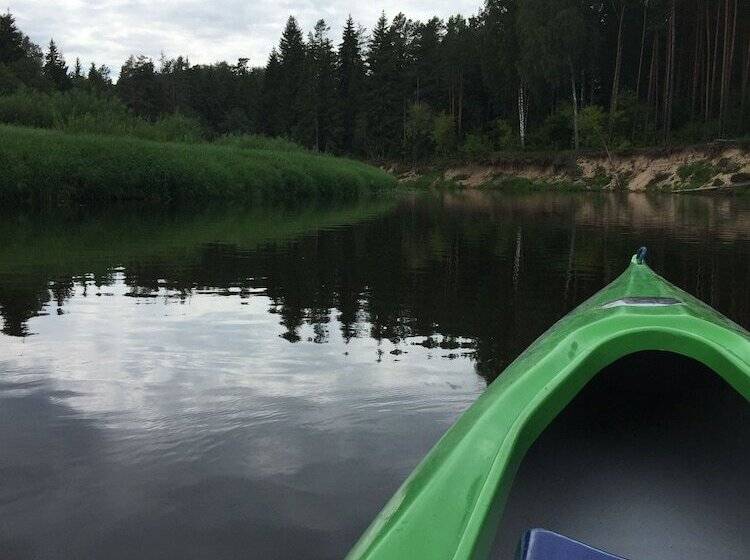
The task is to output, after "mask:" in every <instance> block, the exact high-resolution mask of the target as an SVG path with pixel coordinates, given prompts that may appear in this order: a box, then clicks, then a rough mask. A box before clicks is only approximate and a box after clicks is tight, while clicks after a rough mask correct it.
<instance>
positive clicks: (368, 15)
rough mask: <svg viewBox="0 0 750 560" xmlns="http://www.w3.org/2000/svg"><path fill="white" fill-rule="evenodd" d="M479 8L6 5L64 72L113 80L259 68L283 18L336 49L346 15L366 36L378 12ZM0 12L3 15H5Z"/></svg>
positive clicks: (435, 2) (469, 0) (338, 2)
mask: <svg viewBox="0 0 750 560" xmlns="http://www.w3.org/2000/svg"><path fill="white" fill-rule="evenodd" d="M481 2H482V0H379V1H377V2H374V1H373V0H326V1H319V2H314V1H312V0H210V1H209V0H5V5H4V6H3V8H6V7H7V8H8V9H9V10H10V12H11V13H12V14H13V15H14V16H15V18H16V23H17V24H18V26H19V27H20V28H21V30H22V31H23V32H24V33H26V34H27V35H29V36H30V37H31V39H32V40H33V41H34V42H35V43H37V44H39V45H41V46H42V47H43V48H44V49H46V46H47V44H48V43H49V40H50V38H54V40H55V42H56V43H57V45H58V47H59V48H60V49H61V50H62V52H63V54H64V55H65V58H66V60H67V62H68V65H69V66H71V67H72V66H73V63H74V61H75V59H76V57H78V58H80V59H81V64H82V65H83V67H84V68H86V67H88V66H89V65H90V63H91V62H92V61H94V62H96V63H97V65H98V64H106V65H107V66H109V67H110V68H111V69H112V73H113V76H116V75H117V74H118V73H119V70H120V66H122V63H123V62H124V61H125V59H127V57H128V56H130V55H131V54H135V55H138V54H143V55H146V56H149V57H152V58H153V59H155V60H156V59H158V58H159V56H160V54H161V53H164V54H165V55H166V56H167V57H176V56H178V55H183V56H187V57H188V59H189V60H190V62H191V63H192V64H207V63H212V62H218V61H221V60H226V61H228V62H236V60H237V59H238V58H242V57H246V58H249V59H250V65H251V66H263V65H265V63H266V61H267V59H268V54H269V53H270V52H271V49H272V48H273V47H274V46H276V45H277V44H278V41H279V38H280V36H281V32H282V30H283V29H284V25H285V23H286V20H287V18H288V17H289V15H293V16H295V17H296V18H297V21H298V22H299V23H300V26H301V27H302V29H303V30H304V32H305V33H307V32H308V31H310V30H312V27H313V26H314V25H315V22H316V21H317V20H318V19H320V18H323V19H325V20H326V22H327V23H328V25H329V26H330V27H331V38H332V39H334V40H335V42H336V43H338V41H339V39H340V36H341V28H342V27H343V24H344V22H345V21H346V18H347V16H348V15H349V14H350V13H351V15H352V17H353V18H354V19H355V21H356V22H357V23H359V24H361V25H363V26H364V27H365V28H367V29H371V28H372V27H373V26H374V25H375V23H376V21H377V19H378V17H379V16H380V13H381V11H383V10H384V11H385V13H386V16H387V17H388V18H389V19H390V18H392V17H393V16H394V15H396V14H397V13H398V12H399V11H400V12H403V13H405V14H406V15H407V17H409V18H411V19H420V20H425V19H428V18H429V17H432V16H433V15H437V16H439V17H443V18H447V17H448V16H450V15H452V14H455V13H461V14H463V15H465V16H469V15H472V14H474V13H476V12H477V10H478V8H479V6H480V4H481ZM2 11H5V10H4V9H3V10H2Z"/></svg>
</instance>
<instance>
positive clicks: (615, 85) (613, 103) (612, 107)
mask: <svg viewBox="0 0 750 560" xmlns="http://www.w3.org/2000/svg"><path fill="white" fill-rule="evenodd" d="M624 19H625V4H624V3H623V4H622V6H621V7H620V22H619V24H618V26H617V54H616V55H615V76H614V78H613V79H612V97H611V100H610V104H609V133H610V134H612V124H613V118H614V114H615V111H616V110H617V94H618V91H619V89H620V66H621V65H622V22H623V20H624Z"/></svg>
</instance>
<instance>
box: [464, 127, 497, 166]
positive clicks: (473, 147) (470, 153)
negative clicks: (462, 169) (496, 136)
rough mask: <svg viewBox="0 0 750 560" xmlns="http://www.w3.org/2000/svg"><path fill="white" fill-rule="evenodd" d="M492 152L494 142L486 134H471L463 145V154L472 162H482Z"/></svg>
mask: <svg viewBox="0 0 750 560" xmlns="http://www.w3.org/2000/svg"><path fill="white" fill-rule="evenodd" d="M491 152H492V140H491V139H490V138H489V137H488V136H487V135H484V134H477V133H469V134H467V135H466V138H465V139H464V143H463V144H462V145H461V153H462V154H463V155H464V156H465V157H466V158H468V159H470V160H474V161H476V160H481V159H484V158H486V157H487V156H489V155H490V153H491Z"/></svg>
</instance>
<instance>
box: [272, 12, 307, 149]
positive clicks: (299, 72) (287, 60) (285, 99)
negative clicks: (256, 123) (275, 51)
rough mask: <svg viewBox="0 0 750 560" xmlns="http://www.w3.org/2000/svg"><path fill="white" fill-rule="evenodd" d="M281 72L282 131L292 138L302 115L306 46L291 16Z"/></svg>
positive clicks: (283, 42) (283, 37) (282, 48)
mask: <svg viewBox="0 0 750 560" xmlns="http://www.w3.org/2000/svg"><path fill="white" fill-rule="evenodd" d="M279 72H280V75H281V83H280V86H281V87H280V89H279V92H278V97H279V103H280V105H281V111H280V114H279V117H280V119H281V122H280V127H279V128H280V131H281V133H282V134H284V135H285V136H292V132H293V128H294V127H295V125H296V124H297V123H298V122H299V121H300V117H301V115H302V103H303V99H302V96H301V92H302V88H303V85H304V83H305V81H304V78H305V44H304V41H303V39H302V32H301V31H300V28H299V26H298V25H297V20H296V19H294V17H293V16H289V19H288V20H287V23H286V27H285V28H284V33H283V34H282V35H281V42H280V44H279Z"/></svg>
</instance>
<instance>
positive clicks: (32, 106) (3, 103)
mask: <svg viewBox="0 0 750 560" xmlns="http://www.w3.org/2000/svg"><path fill="white" fill-rule="evenodd" d="M0 123H6V124H17V125H23V126H33V127H39V128H55V129H58V130H63V131H66V132H75V133H83V132H93V133H98V134H110V135H119V136H135V137H138V138H145V139H149V140H160V141H183V142H195V141H198V140H200V138H201V136H202V134H203V132H202V129H201V126H200V123H198V122H197V121H196V120H195V119H191V118H188V117H186V116H184V115H180V114H173V115H167V116H165V117H163V118H162V119H159V120H157V121H155V122H148V121H145V120H143V119H141V118H138V117H136V116H135V115H133V114H132V113H131V112H130V111H128V109H127V107H125V105H124V104H123V103H122V102H121V101H119V99H117V98H115V97H112V96H105V95H97V94H95V93H92V92H89V91H85V90H81V89H72V90H68V91H65V92H54V93H51V94H47V93H40V92H37V91H34V90H27V89H22V90H19V91H18V92H16V93H13V94H11V95H4V96H0Z"/></svg>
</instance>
